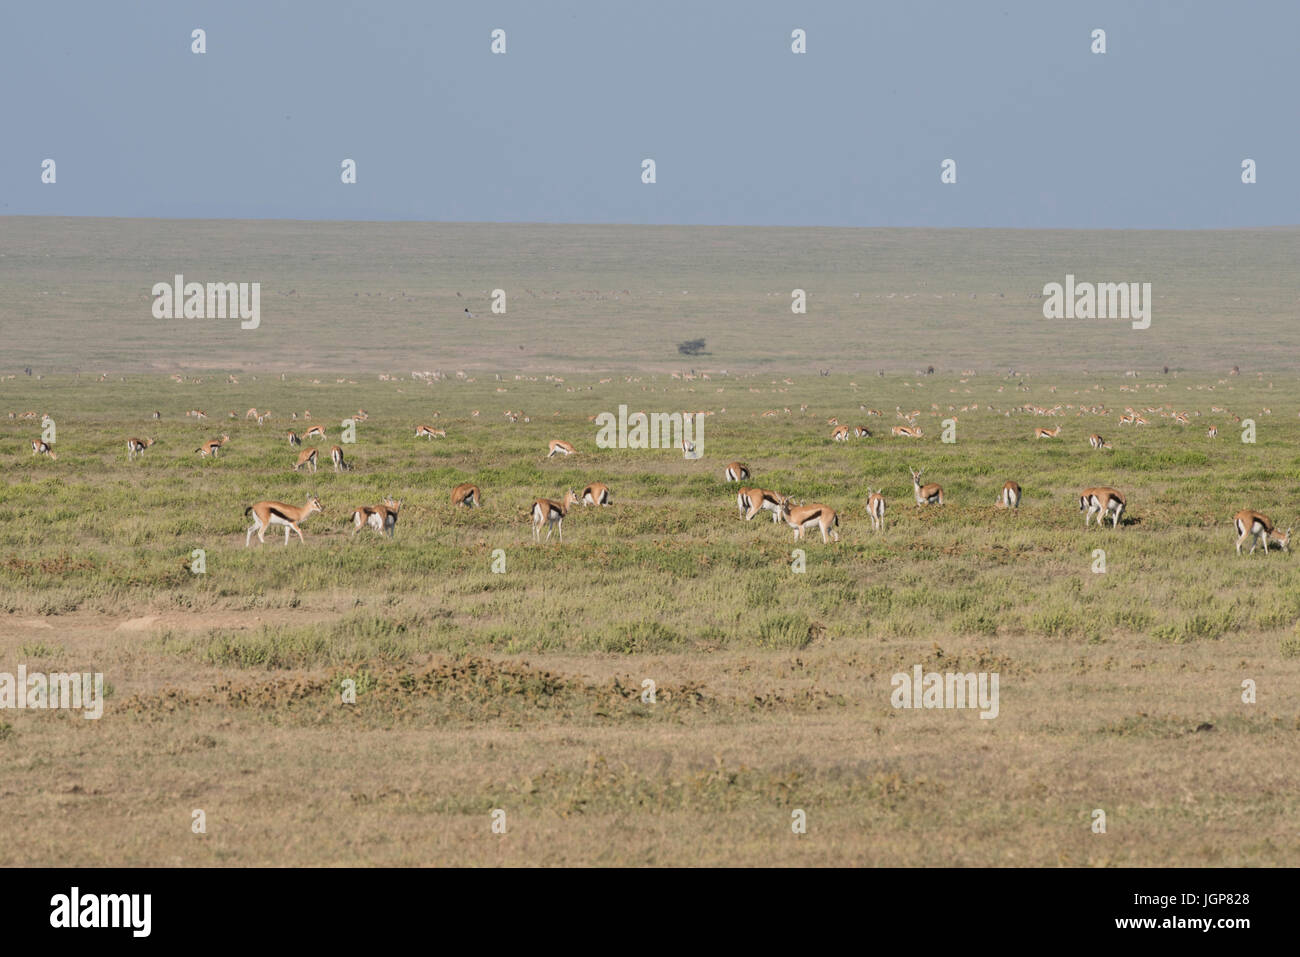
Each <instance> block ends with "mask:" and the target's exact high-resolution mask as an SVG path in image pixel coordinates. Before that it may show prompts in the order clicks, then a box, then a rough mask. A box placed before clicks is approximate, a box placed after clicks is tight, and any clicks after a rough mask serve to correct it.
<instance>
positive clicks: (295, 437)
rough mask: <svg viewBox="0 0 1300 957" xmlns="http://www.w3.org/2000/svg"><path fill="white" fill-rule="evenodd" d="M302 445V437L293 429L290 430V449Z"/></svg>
mask: <svg viewBox="0 0 1300 957" xmlns="http://www.w3.org/2000/svg"><path fill="white" fill-rule="evenodd" d="M297 445H302V437H301V436H300V435H299V434H298V433H297V432H295V431H293V430H292V429H290V430H289V448H293V447H294V446H297Z"/></svg>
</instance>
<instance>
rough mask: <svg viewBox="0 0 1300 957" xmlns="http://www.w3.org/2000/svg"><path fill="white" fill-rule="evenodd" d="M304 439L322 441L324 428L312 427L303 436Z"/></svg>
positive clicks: (319, 426) (320, 426)
mask: <svg viewBox="0 0 1300 957" xmlns="http://www.w3.org/2000/svg"><path fill="white" fill-rule="evenodd" d="M304 437H305V438H308V439H323V438H325V426H323V425H313V426H312V427H311V428H310V429H308V430H307V432H306V434H305V436H304Z"/></svg>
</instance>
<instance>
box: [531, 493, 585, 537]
mask: <svg viewBox="0 0 1300 957" xmlns="http://www.w3.org/2000/svg"><path fill="white" fill-rule="evenodd" d="M577 504H578V493H577V492H575V491H574V490H573V489H569V491H567V492H566V493H565V494H564V501H563V502H556V501H552V500H551V499H549V498H539V499H538V500H537V501H535V502H533V541H535V542H540V541H541V536H542V526H543V525H545V526H546V540H547V541H548V542H549V541H550V540H551V531H552V529H556V530H558V531H559V533H560V542H561V543H563V541H564V516H565V515H567V514H569V506H571V505H577Z"/></svg>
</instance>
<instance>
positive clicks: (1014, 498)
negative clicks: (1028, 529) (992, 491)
mask: <svg viewBox="0 0 1300 957" xmlns="http://www.w3.org/2000/svg"><path fill="white" fill-rule="evenodd" d="M994 504H996V505H997V507H998V508H1019V507H1020V486H1019V485H1017V484H1016V483H1015V482H1007V483H1006V484H1005V485H1003V486H1002V494H1001V495H999V496H998V500H997V502H996V503H994Z"/></svg>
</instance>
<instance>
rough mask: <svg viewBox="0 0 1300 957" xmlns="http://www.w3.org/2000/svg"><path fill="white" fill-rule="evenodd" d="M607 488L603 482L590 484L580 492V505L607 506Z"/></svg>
mask: <svg viewBox="0 0 1300 957" xmlns="http://www.w3.org/2000/svg"><path fill="white" fill-rule="evenodd" d="M608 504H609V486H608V485H606V484H604V483H603V482H592V483H591V484H590V485H588V486H587V487H586V488H584V489H583V490H582V505H583V507H584V508H585V507H586V506H588V505H608Z"/></svg>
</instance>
